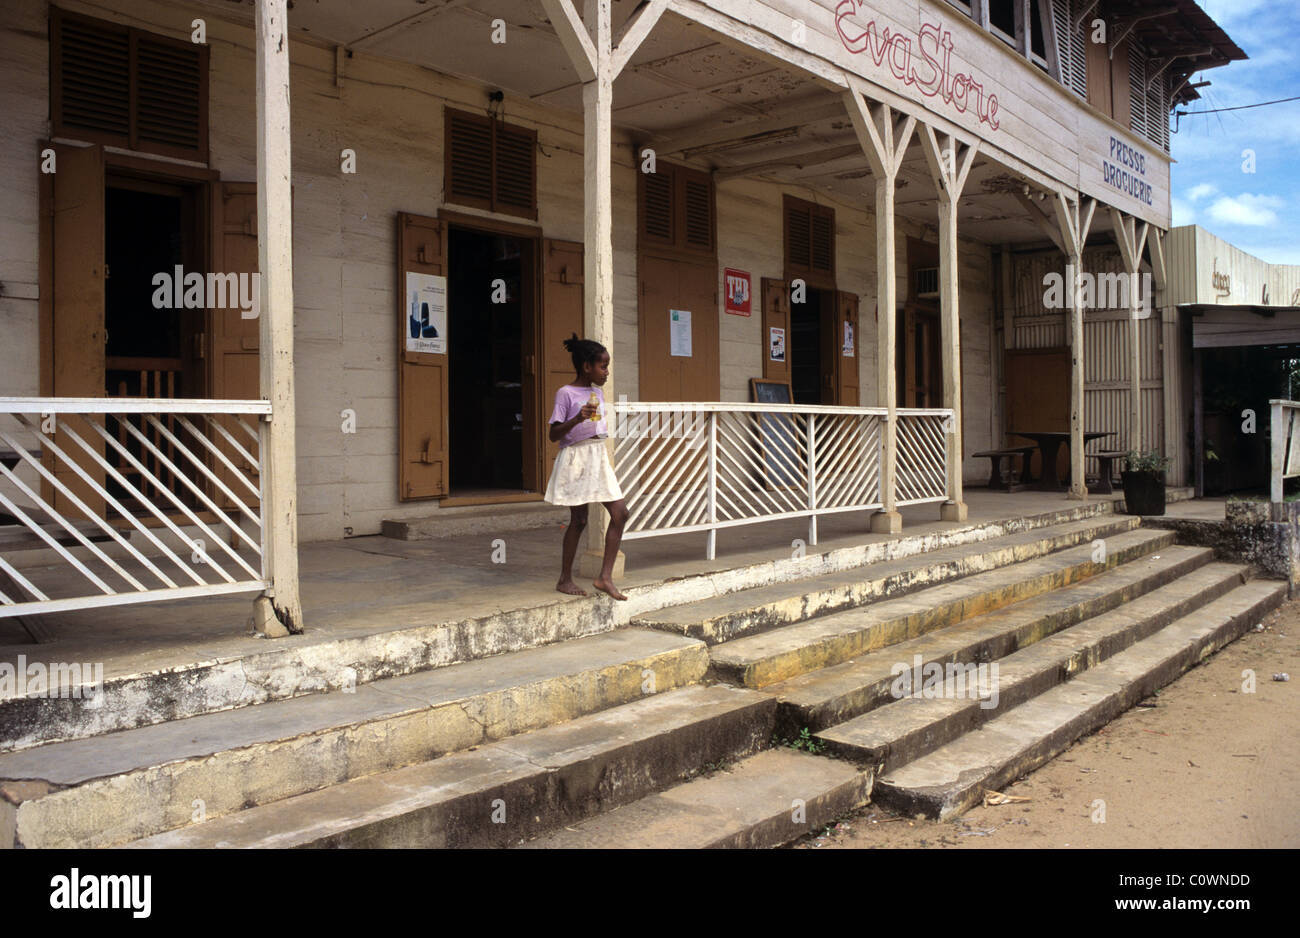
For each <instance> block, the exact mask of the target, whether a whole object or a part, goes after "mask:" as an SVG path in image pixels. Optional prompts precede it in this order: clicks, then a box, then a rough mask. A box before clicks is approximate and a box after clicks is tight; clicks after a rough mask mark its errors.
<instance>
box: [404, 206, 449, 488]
mask: <svg viewBox="0 0 1300 938" xmlns="http://www.w3.org/2000/svg"><path fill="white" fill-rule="evenodd" d="M397 242H398V255H397V256H398V263H397V294H396V295H397V298H398V301H397V306H398V308H397V310H396V311H395V312H396V313H397V315H396V316H395V317H394V325H397V326H399V327H400V328H399V329H398V330H397V341H398V362H399V365H398V439H399V445H398V449H399V452H398V483H397V484H398V497H399V498H400V499H401V500H402V501H407V500H409V499H417V498H437V497H439V496H443V495H446V494H447V492H448V490H449V488H450V485H451V480H450V473H451V454H450V443H449V441H450V429H449V426H448V423H449V421H448V413H447V404H448V382H447V377H448V375H447V367H448V363H449V357H448V356H447V355H445V354H444V355H437V354H434V353H432V352H408V351H406V332H405V325H406V321H407V316H406V274H407V272H408V271H409V272H411V273H417V274H432V275H434V276H442V277H445V276H447V228H446V225H445V224H444V223H443V222H440V221H438V220H437V219H436V218H425V217H422V216H419V215H408V214H406V213H405V212H403V213H400V214H398V216H397ZM448 349H450V345H448Z"/></svg>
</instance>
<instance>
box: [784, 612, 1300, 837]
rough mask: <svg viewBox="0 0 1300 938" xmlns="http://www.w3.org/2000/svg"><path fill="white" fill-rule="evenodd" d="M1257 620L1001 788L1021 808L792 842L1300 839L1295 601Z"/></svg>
mask: <svg viewBox="0 0 1300 938" xmlns="http://www.w3.org/2000/svg"><path fill="white" fill-rule="evenodd" d="M1263 625H1264V630H1263V631H1262V632H1257V631H1256V632H1248V633H1247V634H1246V635H1245V636H1243V637H1242V638H1240V639H1238V640H1237V641H1235V642H1233V643H1232V644H1231V645H1229V646H1228V647H1227V648H1225V649H1223V650H1222V651H1220V652H1219V653H1218V654H1217V655H1215V656H1214V657H1212V658H1210V659H1209V660H1208V661H1207V662H1205V663H1204V664H1202V665H1200V666H1199V667H1195V668H1193V669H1192V670H1191V671H1189V672H1187V673H1186V674H1184V675H1183V676H1182V677H1181V678H1180V679H1179V680H1177V681H1175V682H1174V683H1172V684H1169V685H1167V686H1166V687H1165V688H1164V689H1162V690H1161V691H1160V692H1159V693H1158V695H1157V696H1156V697H1154V698H1150V699H1148V700H1147V701H1145V702H1144V703H1147V704H1153V705H1154V706H1150V707H1147V706H1140V707H1135V708H1134V709H1132V710H1129V711H1128V712H1127V713H1124V714H1122V715H1121V716H1120V717H1118V718H1117V719H1115V720H1113V721H1112V722H1111V723H1109V724H1108V725H1106V726H1104V727H1102V728H1101V729H1100V730H1098V731H1097V732H1096V733H1093V734H1092V735H1091V736H1086V737H1084V738H1083V739H1080V740H1078V741H1077V742H1076V743H1075V744H1074V745H1073V746H1071V747H1070V748H1069V749H1067V750H1066V751H1065V752H1063V753H1061V755H1059V756H1057V757H1056V758H1055V759H1053V760H1052V761H1051V762H1049V763H1047V764H1046V765H1044V766H1042V767H1041V768H1039V769H1038V770H1037V771H1035V772H1032V773H1030V774H1029V775H1028V776H1025V777H1023V778H1021V779H1019V780H1018V781H1017V782H1015V783H1014V784H1012V785H1009V786H1007V787H1006V788H1005V789H1004V790H1003V794H1007V795H1012V796H1017V797H1021V798H1027V799H1029V800H1028V801H1027V802H1024V803H1015V804H1008V805H1001V806H997V807H986V806H980V807H976V808H974V809H972V810H971V811H968V812H967V813H966V814H965V815H963V816H961V817H959V818H957V819H955V820H950V821H942V822H941V821H927V820H915V819H911V818H905V817H898V816H897V815H894V814H891V813H889V812H887V811H885V810H884V809H882V808H880V807H877V806H874V805H868V806H867V807H865V808H863V809H862V810H860V811H858V812H857V813H855V814H854V815H853V816H851V817H848V818H845V819H843V820H842V821H840V822H839V823H838V824H837V825H835V826H833V827H832V828H829V829H827V830H826V831H823V832H822V833H821V834H820V835H819V836H816V837H807V838H804V840H802V841H801V842H799V843H798V844H796V845H795V846H796V847H797V848H802V849H809V848H821V849H833V848H870V847H935V848H942V849H950V848H956V849H970V848H974V849H980V848H989V847H1018V848H1034V847H1037V848H1044V847H1058V848H1061V847H1069V848H1074V847H1113V848H1152V847H1155V848H1160V847H1184V848H1205V847H1216V848H1242V847H1300V699H1298V698H1300V600H1295V601H1292V602H1288V603H1286V604H1285V605H1284V606H1283V607H1282V608H1281V609H1279V610H1277V611H1276V612H1274V613H1273V614H1272V615H1271V616H1269V618H1267V619H1265V620H1264V623H1263ZM1247 669H1253V670H1254V672H1255V675H1256V684H1255V692H1254V693H1245V692H1243V689H1242V684H1243V680H1244V679H1243V677H1242V672H1243V671H1245V670H1247ZM1278 672H1286V673H1288V674H1290V676H1291V680H1290V681H1289V682H1286V683H1282V682H1275V681H1274V680H1273V675H1274V674H1275V673H1278ZM1098 802H1102V803H1104V804H1099V803H1098ZM1103 816H1104V820H1100V819H1101V818H1102V817H1103Z"/></svg>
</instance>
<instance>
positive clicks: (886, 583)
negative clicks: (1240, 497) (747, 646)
mask: <svg viewBox="0 0 1300 938" xmlns="http://www.w3.org/2000/svg"><path fill="white" fill-rule="evenodd" d="M1138 524H1139V519H1137V518H1131V517H1127V516H1123V517H1117V516H1114V515H1102V516H1099V517H1095V518H1088V519H1086V520H1083V521H1075V522H1072V523H1068V524H1057V525H1052V526H1050V527H1040V528H1036V529H1034V530H1030V531H1022V532H1019V533H1016V534H1010V535H1006V536H1002V537H996V538H993V539H990V540H985V541H979V542H976V543H973V544H961V545H958V546H955V547H946V548H942V549H938V550H926V551H924V552H921V553H916V554H912V555H909V556H906V557H901V558H898V559H894V560H887V561H883V562H878V563H873V564H870V565H868V566H864V567H858V568H856V569H852V570H844V571H840V572H837V573H834V574H829V575H826V576H819V577H814V578H811V579H807V580H800V581H797V582H794V583H776V584H773V585H771V586H764V587H759V588H755V589H748V590H744V591H743V592H739V593H731V594H728V595H725V596H716V597H712V598H709V599H704V600H699V601H697V602H691V603H683V604H681V605H678V606H671V607H668V608H666V609H660V610H657V611H655V612H650V613H644V614H642V615H639V616H637V617H636V618H635V619H633V624H635V625H640V626H645V627H647V628H653V629H663V630H664V631H668V632H676V633H678V634H681V635H687V636H689V637H691V638H699V639H702V640H704V641H706V642H708V643H709V644H710V645H714V644H718V643H720V642H726V641H731V640H732V639H736V638H743V637H744V636H747V635H754V634H757V633H759V632H765V631H769V630H771V629H775V628H779V627H781V626H784V625H790V624H791V623H794V622H801V621H803V620H805V619H810V618H813V617H814V616H819V615H826V614H828V613H832V612H838V611H842V610H844V609H850V608H854V607H857V606H862V605H865V604H867V603H870V602H875V601H877V600H880V599H886V598H896V597H899V596H903V595H906V594H908V593H911V592H915V591H916V590H919V589H923V588H925V587H928V586H936V585H938V584H940V583H946V582H949V581H951V580H955V579H958V578H960V577H964V576H969V575H970V574H973V573H982V572H984V571H987V570H995V569H997V568H999V567H1004V566H1007V565H1008V564H1012V563H1018V562H1020V561H1024V560H1032V559H1034V558H1036V557H1043V556H1046V555H1047V554H1050V553H1053V552H1055V551H1058V550H1063V549H1065V548H1067V547H1075V546H1078V545H1079V544H1086V543H1090V542H1092V541H1095V540H1097V539H1099V538H1106V537H1111V536H1113V535H1116V534H1121V533H1123V532H1125V531H1132V530H1134V529H1135V528H1137V527H1138Z"/></svg>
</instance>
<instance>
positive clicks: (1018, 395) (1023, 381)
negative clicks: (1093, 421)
mask: <svg viewBox="0 0 1300 938" xmlns="http://www.w3.org/2000/svg"><path fill="white" fill-rule="evenodd" d="M1004 354H1005V356H1006V357H1005V363H1006V364H1005V367H1004V369H1003V374H1004V375H1005V376H1006V386H1007V411H1006V413H1007V416H1006V420H1007V425H1006V432H1007V434H1008V437H1009V439H1008V442H1009V443H1010V444H1011V445H1013V446H1028V445H1029V444H1030V443H1031V441H1030V440H1029V439H1027V438H1024V437H1018V436H1016V437H1013V436H1010V434H1011V433H1012V431H1014V430H1032V431H1035V432H1037V431H1040V430H1069V429H1070V350H1069V349H1065V348H1052V349H1008V350H1007V351H1006V352H1005V353H1004ZM1041 461H1042V460H1041V457H1040V456H1039V454H1038V452H1037V451H1035V452H1034V455H1033V465H1032V471H1033V475H1034V477H1035V478H1042V474H1041V472H1042V465H1041ZM1057 472H1058V473H1059V475H1058V478H1062V479H1066V478H1069V474H1070V454H1069V449H1068V447H1065V446H1062V447H1061V450H1060V453H1059V454H1058V456H1057Z"/></svg>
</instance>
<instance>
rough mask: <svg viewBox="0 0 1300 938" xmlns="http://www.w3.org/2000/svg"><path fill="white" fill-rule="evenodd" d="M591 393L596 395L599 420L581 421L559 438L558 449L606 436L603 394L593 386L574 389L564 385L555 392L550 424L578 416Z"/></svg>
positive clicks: (607, 433)
mask: <svg viewBox="0 0 1300 938" xmlns="http://www.w3.org/2000/svg"><path fill="white" fill-rule="evenodd" d="M592 392H595V394H596V401H597V406H598V413H599V414H600V419H599V420H594V421H593V420H583V421H581V422H580V423H579V424H578V425H577V426H576V427H574V428H573V429H572V430H570V431H569V432H568V433H566V434H564V436H562V437H560V448H561V449H563V448H564V447H566V446H572V445H573V444H574V443H581V442H582V441H583V440H590V439H591V438H592V437H594V436H608V435H609V431H608V430H606V429H605V393H604V392H603V391H602V390H601V389H600V388H598V387H596V386H595V385H592V386H591V387H589V388H579V387H574V386H573V385H571V384H566V385H564V386H563V387H562V388H560V389H559V390H558V391H556V392H555V410H553V411H552V412H551V421H550V422H551V423H564V422H565V421H566V420H570V419H571V418H573V417H576V416H577V415H578V412H579V411H581V410H582V408H583V405H584V404H586V403H587V401H589V400H591V395H592Z"/></svg>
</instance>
